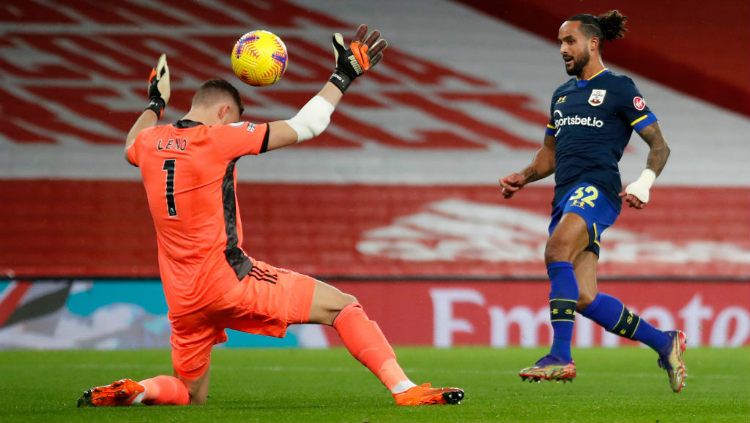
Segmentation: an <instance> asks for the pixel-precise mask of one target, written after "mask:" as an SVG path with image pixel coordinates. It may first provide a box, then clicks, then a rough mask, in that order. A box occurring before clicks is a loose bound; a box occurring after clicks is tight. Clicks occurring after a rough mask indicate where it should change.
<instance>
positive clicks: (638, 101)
mask: <svg viewBox="0 0 750 423" xmlns="http://www.w3.org/2000/svg"><path fill="white" fill-rule="evenodd" d="M633 107H635V109H636V110H638V111H641V110H643V109H645V108H646V100H644V99H643V97H638V96H636V97H633Z"/></svg>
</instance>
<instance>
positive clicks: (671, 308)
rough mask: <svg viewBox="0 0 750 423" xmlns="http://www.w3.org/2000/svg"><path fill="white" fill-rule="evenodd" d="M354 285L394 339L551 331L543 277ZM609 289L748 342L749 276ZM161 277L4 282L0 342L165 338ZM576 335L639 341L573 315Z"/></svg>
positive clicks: (41, 344)
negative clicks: (511, 279) (727, 279)
mask: <svg viewBox="0 0 750 423" xmlns="http://www.w3.org/2000/svg"><path fill="white" fill-rule="evenodd" d="M331 282H332V283H333V284H334V285H335V286H337V287H339V288H340V289H342V290H344V291H346V292H350V293H352V294H353V295H355V296H356V297H357V298H358V300H359V301H360V302H361V303H362V304H363V305H364V307H365V309H366V310H367V313H368V314H369V315H370V317H371V318H372V319H373V320H375V321H377V322H378V324H379V325H380V327H381V328H382V329H383V331H384V332H385V333H386V335H387V336H388V338H389V340H390V341H391V342H392V343H393V344H394V345H397V346H398V345H430V346H436V347H451V346H458V345H489V346H493V347H498V348H502V347H511V346H522V347H536V346H543V345H547V344H548V342H549V339H550V336H551V333H550V330H549V325H548V322H549V317H548V309H547V305H546V298H547V290H548V287H547V284H546V283H544V281H542V280H538V281H533V280H526V281H518V280H517V281H501V280H498V281H489V280H488V281H459V280H433V281H430V280H413V279H412V280H395V279H394V280H387V281H384V280H360V281H356V282H352V281H347V282H343V281H342V282H336V281H335V280H333V281H331ZM600 288H601V289H602V290H603V291H606V292H608V293H611V294H613V295H616V296H618V297H620V298H621V299H623V301H625V302H626V303H627V304H628V305H629V307H630V308H631V310H633V311H634V312H636V313H639V314H640V315H641V316H642V317H643V318H646V319H648V320H649V321H651V322H652V323H654V324H655V325H656V326H657V327H660V328H664V329H667V328H674V327H679V328H682V329H683V330H685V332H686V333H687V335H688V341H689V344H690V345H691V346H694V347H695V346H709V347H739V346H745V345H750V283H747V282H738V281H722V280H716V281H708V280H706V281H694V280H693V281H690V280H677V279H675V280H670V281H641V280H622V281H605V282H602V283H601V284H600ZM166 313H167V306H166V302H165V300H164V296H163V293H162V291H161V286H160V284H159V283H158V281H157V280H138V281H133V280H128V281H126V280H122V281H117V280H94V281H91V280H88V281H84V280H59V281H36V282H35V281H20V280H18V281H6V282H0V349H16V348H28V349H76V348H82V349H131V348H165V347H168V346H169V335H170V330H169V321H168V318H167V314H166ZM573 342H574V345H575V346H577V347H589V346H605V347H617V346H626V345H636V344H635V343H633V342H631V341H627V340H623V339H622V338H619V337H617V336H614V335H611V334H609V333H606V332H604V331H603V330H602V329H601V328H599V327H596V326H595V325H594V324H593V323H591V322H590V321H589V320H587V319H585V318H582V317H580V316H578V317H577V323H576V331H575V336H574V341H573ZM338 345H340V341H339V339H338V336H337V335H336V334H335V332H334V331H333V330H332V329H330V328H327V327H323V326H320V325H297V326H293V327H291V328H290V330H289V333H288V334H287V337H286V338H284V339H275V338H267V337H261V336H254V335H248V334H243V333H239V332H235V331H229V341H228V342H227V343H226V344H224V346H225V347H229V348H233V347H305V348H325V347H329V346H338Z"/></svg>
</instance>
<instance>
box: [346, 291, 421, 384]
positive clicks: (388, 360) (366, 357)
mask: <svg viewBox="0 0 750 423" xmlns="http://www.w3.org/2000/svg"><path fill="white" fill-rule="evenodd" d="M333 327H334V328H335V329H336V331H337V332H338V334H339V336H340V337H341V340H342V341H343V342H344V345H345V346H346V349H348V350H349V352H350V353H351V354H352V355H353V356H354V358H356V359H357V360H359V361H360V362H361V363H362V364H364V365H365V367H367V368H368V369H370V371H371V372H372V373H373V374H375V376H377V378H378V379H380V381H381V382H383V385H385V387H386V388H388V389H389V390H391V392H393V393H398V392H396V391H403V390H405V389H409V388H410V387H412V386H414V384H413V383H412V382H411V381H410V380H409V378H407V377H406V375H405V374H404V371H403V370H402V369H401V366H399V364H398V362H397V361H396V353H394V352H393V348H391V345H390V344H389V343H388V340H386V339H385V335H383V332H382V331H381V330H380V327H379V326H378V324H377V323H375V322H373V321H372V320H370V318H369V317H367V314H365V311H364V310H363V309H362V306H361V305H359V304H357V303H353V304H349V305H347V306H346V307H344V308H343V309H342V310H341V312H339V315H338V316H336V319H335V320H334V321H333Z"/></svg>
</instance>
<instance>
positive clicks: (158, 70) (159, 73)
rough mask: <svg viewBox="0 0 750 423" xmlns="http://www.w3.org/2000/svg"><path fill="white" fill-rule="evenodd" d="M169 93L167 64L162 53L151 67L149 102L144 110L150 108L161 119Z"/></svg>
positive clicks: (165, 57) (165, 56)
mask: <svg viewBox="0 0 750 423" xmlns="http://www.w3.org/2000/svg"><path fill="white" fill-rule="evenodd" d="M169 94H170V91H169V66H167V55H166V54H162V55H161V56H160V57H159V61H158V62H157V63H156V67H155V68H153V69H151V76H149V78H148V98H149V101H150V102H149V104H148V107H146V110H152V111H153V112H154V113H156V116H158V117H159V119H161V117H162V116H163V115H164V109H165V108H166V107H167V103H168V102H169Z"/></svg>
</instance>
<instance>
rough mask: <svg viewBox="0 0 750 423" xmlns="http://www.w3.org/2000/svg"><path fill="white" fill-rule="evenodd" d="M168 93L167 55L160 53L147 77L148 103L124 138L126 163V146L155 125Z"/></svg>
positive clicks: (161, 112)
mask: <svg viewBox="0 0 750 423" xmlns="http://www.w3.org/2000/svg"><path fill="white" fill-rule="evenodd" d="M169 95H170V88H169V66H167V55H165V54H162V55H161V57H159V61H158V62H157V63H156V67H155V68H153V69H152V70H151V76H149V78H148V98H149V104H148V106H147V107H146V110H144V111H143V113H141V115H140V116H139V117H138V120H136V121H135V123H134V124H133V126H132V127H131V128H130V131H129V132H128V136H127V138H126V139H125V160H126V161H128V163H130V161H129V160H128V153H127V151H128V148H130V146H131V145H133V143H134V142H135V138H136V137H137V136H138V134H139V133H140V132H141V131H142V130H144V129H146V128H150V127H152V126H154V125H156V122H157V121H158V120H159V119H161V117H162V115H164V109H165V108H166V107H167V103H168V102H169Z"/></svg>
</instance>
